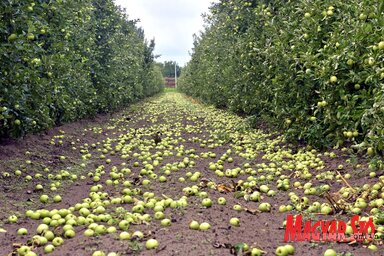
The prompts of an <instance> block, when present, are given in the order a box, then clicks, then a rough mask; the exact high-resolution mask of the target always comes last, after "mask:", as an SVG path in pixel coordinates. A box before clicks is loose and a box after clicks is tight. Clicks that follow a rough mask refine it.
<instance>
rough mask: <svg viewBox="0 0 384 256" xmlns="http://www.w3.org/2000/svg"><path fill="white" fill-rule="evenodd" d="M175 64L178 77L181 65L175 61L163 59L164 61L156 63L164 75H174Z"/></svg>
mask: <svg viewBox="0 0 384 256" xmlns="http://www.w3.org/2000/svg"><path fill="white" fill-rule="evenodd" d="M175 64H176V73H177V77H179V76H180V73H181V67H180V66H179V65H178V64H177V63H176V61H164V63H158V65H159V66H160V67H161V70H162V73H163V76H164V77H174V76H175Z"/></svg>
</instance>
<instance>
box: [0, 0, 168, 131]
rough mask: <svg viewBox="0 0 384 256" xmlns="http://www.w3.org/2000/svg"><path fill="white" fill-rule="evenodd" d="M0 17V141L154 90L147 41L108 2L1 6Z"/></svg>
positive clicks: (156, 77) (158, 81)
mask: <svg viewBox="0 0 384 256" xmlns="http://www.w3.org/2000/svg"><path fill="white" fill-rule="evenodd" d="M0 17H1V21H0V138H1V137H7V136H13V137H17V136H20V135H23V134H25V133H26V132H34V131H39V130H43V129H47V128H49V127H52V126H54V125H58V124H61V123H63V122H68V121H72V120H76V119H79V118H83V117H88V116H94V115H95V114H96V113H100V112H107V111H111V110H115V109H117V108H119V107H121V106H125V105H127V104H129V103H131V102H134V101H137V100H139V99H142V98H143V97H146V96H149V95H152V94H154V93H157V92H159V91H160V90H162V87H163V80H162V78H161V77H160V73H159V70H158V69H155V68H154V57H153V48H154V42H151V43H150V44H148V43H147V42H146V41H145V39H144V34H143V31H142V30H141V29H140V28H138V27H137V26H136V24H135V21H133V20H129V19H128V17H127V15H126V14H124V12H123V10H121V9H120V8H119V7H117V6H116V5H115V4H114V3H113V1H112V0H73V1H63V0H56V1H47V0H36V1H31V0H28V1H13V0H6V1H1V3H0ZM144 78H145V79H144Z"/></svg>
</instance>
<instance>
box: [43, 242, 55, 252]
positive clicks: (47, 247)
mask: <svg viewBox="0 0 384 256" xmlns="http://www.w3.org/2000/svg"><path fill="white" fill-rule="evenodd" d="M54 250H55V246H54V245H52V244H48V245H46V246H45V247H44V252H45V253H51V252H53V251H54Z"/></svg>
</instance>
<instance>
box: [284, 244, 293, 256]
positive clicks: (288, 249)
mask: <svg viewBox="0 0 384 256" xmlns="http://www.w3.org/2000/svg"><path fill="white" fill-rule="evenodd" d="M284 247H285V249H286V250H287V252H288V254H294V253H295V247H293V245H291V244H286V245H284Z"/></svg>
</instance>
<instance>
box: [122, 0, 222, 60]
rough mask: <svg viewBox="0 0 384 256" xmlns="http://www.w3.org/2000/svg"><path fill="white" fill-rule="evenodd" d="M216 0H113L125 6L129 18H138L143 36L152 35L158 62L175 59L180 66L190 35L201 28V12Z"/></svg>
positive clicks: (148, 36) (188, 56) (187, 54)
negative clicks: (158, 55) (158, 56)
mask: <svg viewBox="0 0 384 256" xmlns="http://www.w3.org/2000/svg"><path fill="white" fill-rule="evenodd" d="M214 1H215V0H115V3H116V4H117V5H120V6H122V7H124V8H126V10H127V13H128V15H129V19H140V22H139V23H138V26H140V27H142V28H143V29H144V33H145V36H146V38H147V39H148V40H149V39H152V38H155V43H156V48H155V54H160V55H161V57H160V58H158V59H157V61H159V62H163V61H166V60H173V61H176V62H177V63H178V64H179V65H180V66H183V65H184V64H185V63H186V62H187V61H189V59H190V55H189V52H191V49H192V47H193V37H192V35H193V34H194V33H195V34H199V31H201V30H203V18H202V17H201V14H203V13H205V12H208V7H209V6H210V5H211V2H214ZM216 1H217V0H216Z"/></svg>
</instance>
